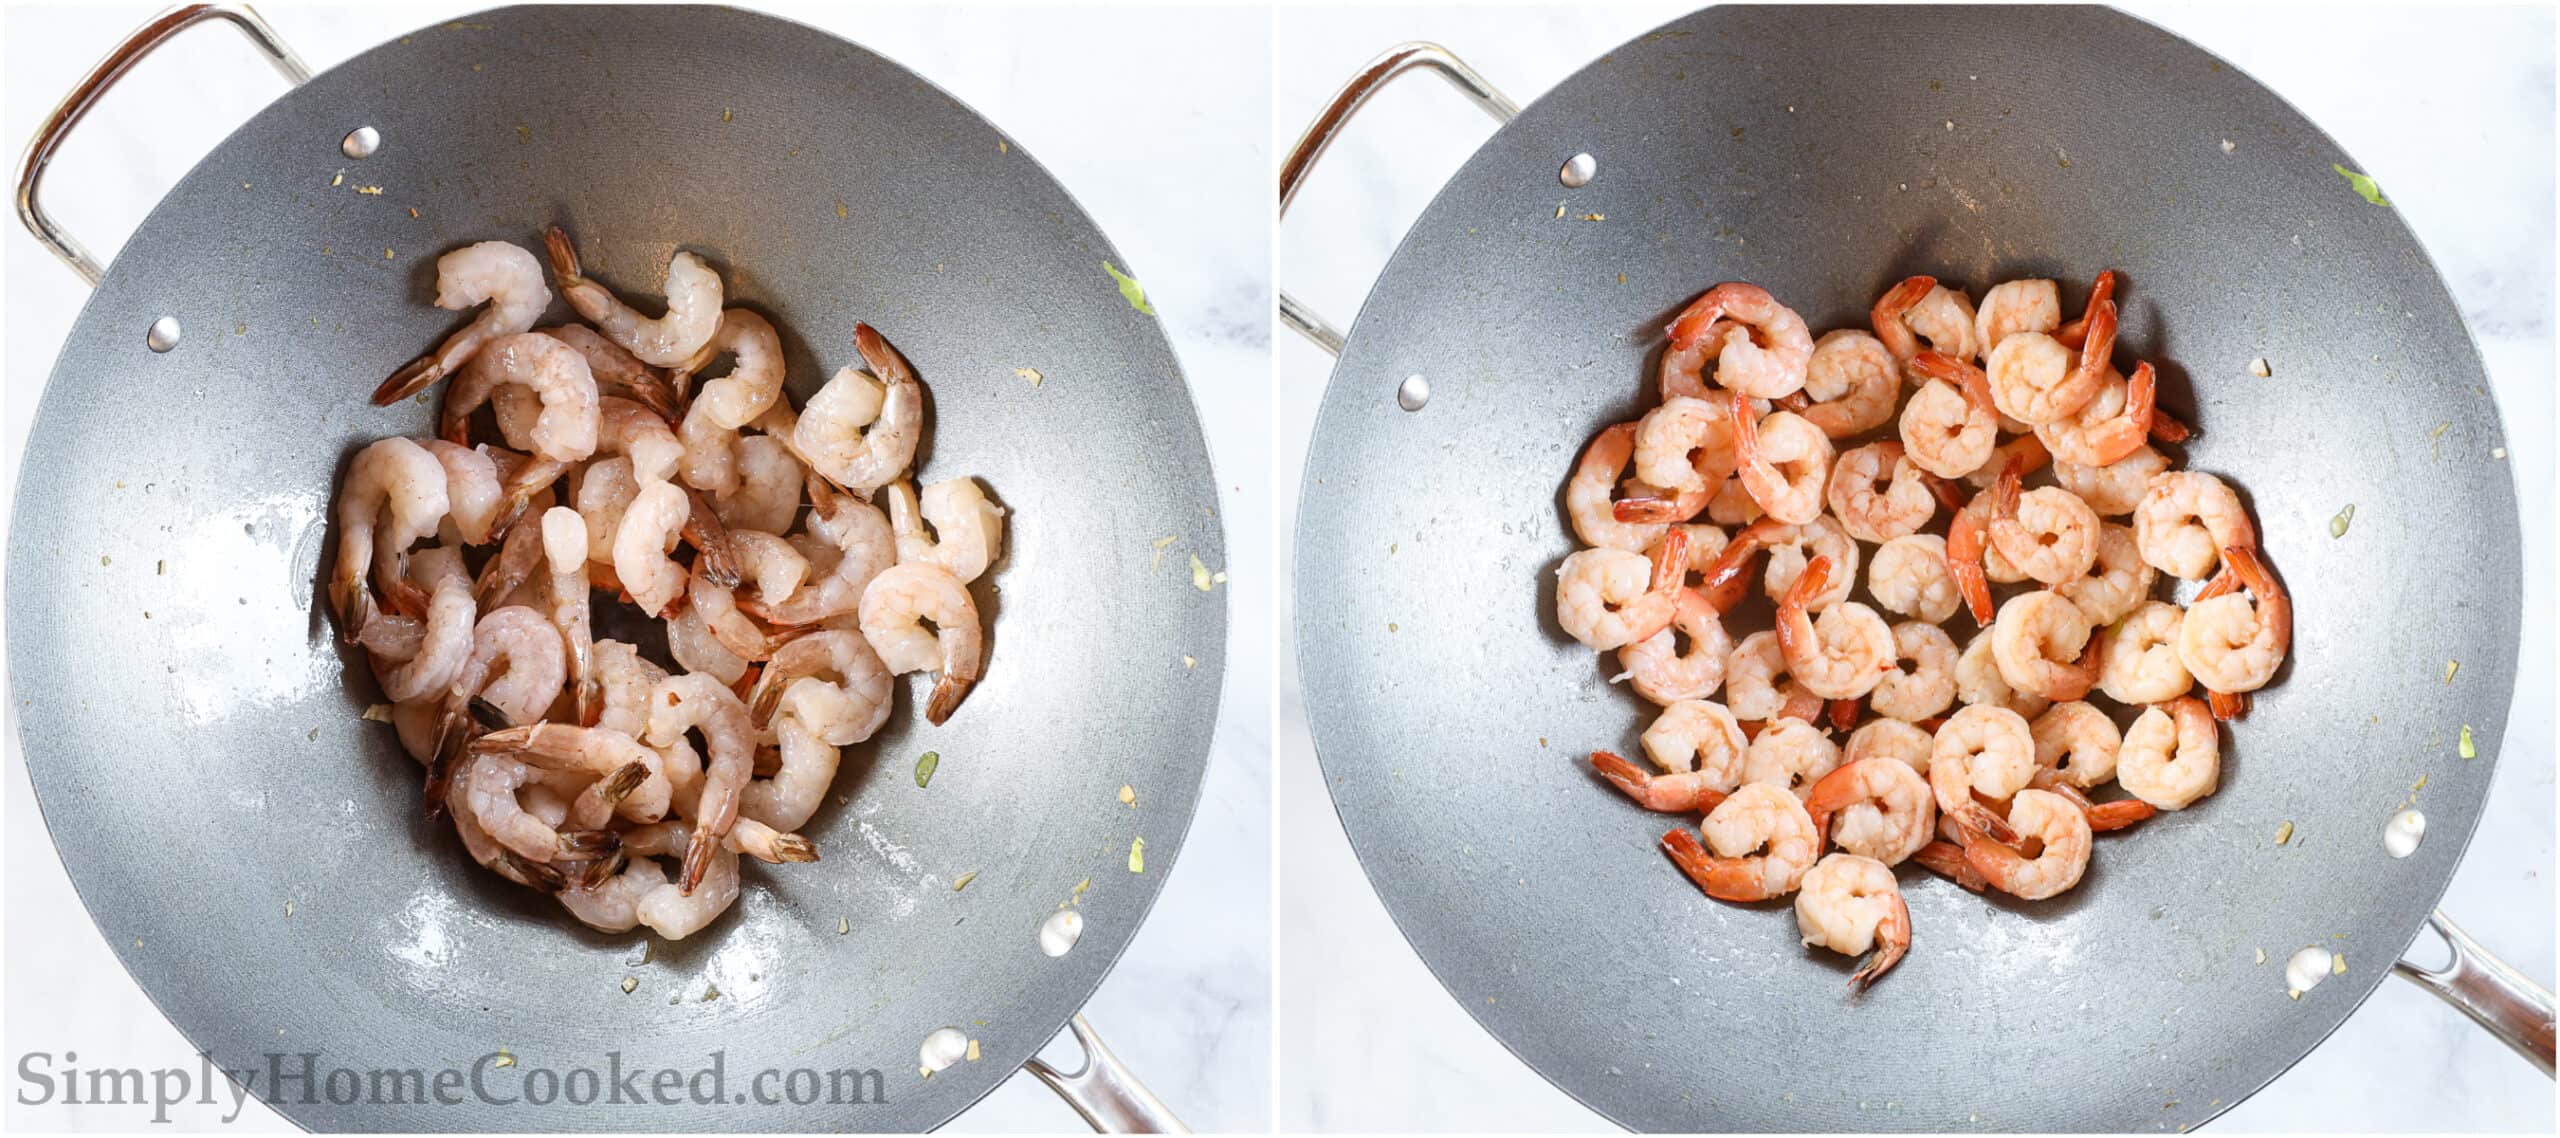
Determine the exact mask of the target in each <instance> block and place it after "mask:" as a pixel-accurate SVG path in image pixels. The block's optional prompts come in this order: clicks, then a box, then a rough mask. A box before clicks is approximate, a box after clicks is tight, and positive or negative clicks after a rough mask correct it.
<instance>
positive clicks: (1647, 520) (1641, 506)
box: [1609, 487, 1715, 525]
mask: <svg viewBox="0 0 2560 1138" xmlns="http://www.w3.org/2000/svg"><path fill="white" fill-rule="evenodd" d="M1647 489H1649V490H1652V492H1651V493H1646V494H1639V495H1637V496H1635V497H1629V498H1621V499H1619V500H1617V501H1615V502H1612V503H1610V504H1609V515H1610V516H1611V517H1614V518H1616V519H1618V520H1619V521H1622V522H1627V523H1630V524H1634V525H1674V524H1678V523H1680V522H1685V521H1688V520H1689V519H1691V518H1694V517H1697V516H1698V512H1699V511H1701V510H1704V509H1706V508H1707V504H1708V503H1709V502H1712V501H1714V500H1715V493H1714V491H1713V488H1712V487H1711V488H1708V489H1705V490H1683V491H1680V492H1679V493H1677V494H1671V495H1668V496H1665V494H1664V492H1663V491H1661V490H1658V489H1653V488H1650V487H1648V488H1647Z"/></svg>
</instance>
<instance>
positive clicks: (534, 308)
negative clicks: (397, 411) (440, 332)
mask: <svg viewBox="0 0 2560 1138" xmlns="http://www.w3.org/2000/svg"><path fill="white" fill-rule="evenodd" d="M483 301H486V302H487V303H488V305H489V307H488V308H487V309H485V310H483V311H482V312H481V313H480V315H478V316H475V317H473V318H472V320H471V323H469V324H465V325H463V326H462V330H461V331H458V332H455V333H454V334H453V335H451V336H448V337H446V338H445V341H444V343H443V344H441V345H439V346H438V347H437V348H436V350H435V351H432V352H429V353H427V354H426V355H423V356H420V357H418V358H417V359H414V360H411V361H409V362H408V363H407V364H404V365H402V366H401V368H400V370H398V371H395V372H392V373H391V378H389V379H386V380H383V381H382V386H380V387H377V388H375V389H374V391H373V401H374V403H375V405H377V406H382V407H388V406H390V405H392V404H394V403H397V402H399V401H401V400H403V399H406V398H408V397H410V396H412V395H415V394H417V393H419V392H421V391H424V390H426V389H427V386H428V385H429V384H432V383H434V382H435V381H437V380H439V379H443V378H444V377H446V376H448V375H451V374H453V373H455V372H458V371H460V370H462V367H463V365H464V364H467V363H470V362H471V358H472V356H473V355H475V354H476V353H478V352H479V351H480V349H481V347H482V345H485V344H487V343H488V342H489V341H491V340H495V339H497V338H498V337H500V336H505V335H509V334H512V333H516V332H522V331H525V330H527V329H529V328H532V327H533V322H534V321H536V320H540V319H542V310H543V309H545V308H549V307H550V306H551V289H550V288H549V287H548V286H546V285H544V284H543V283H542V262H540V261H537V260H534V258H533V254H531V253H528V252H526V251H524V250H523V249H522V248H520V247H518V246H515V245H510V244H508V243H507V242H504V241H483V242H480V243H479V244H476V245H466V246H463V247H462V248H460V249H456V250H454V251H452V252H450V253H447V254H445V255H444V256H441V257H438V258H436V307H438V308H442V309H446V310H449V311H454V312H459V311H461V310H463V309H466V308H469V307H471V306H473V305H476V304H479V303H481V302H483Z"/></svg>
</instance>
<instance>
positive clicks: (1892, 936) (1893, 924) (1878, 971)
mask: <svg viewBox="0 0 2560 1138" xmlns="http://www.w3.org/2000/svg"><path fill="white" fill-rule="evenodd" d="M1909 951H1911V906H1910V905H1908V904H1906V903H1904V902H1903V900H1902V896H1901V894H1898V893H1897V894H1895V895H1894V898H1893V906H1892V907H1891V908H1890V909H1887V910H1886V911H1885V917H1884V921H1883V922H1882V923H1881V924H1879V925H1878V926H1877V927H1876V947H1875V951H1874V952H1871V953H1868V954H1867V960H1866V964H1865V965H1864V966H1863V967H1861V968H1859V969H1858V970H1857V971H1856V972H1855V973H1853V974H1851V975H1850V977H1849V990H1850V991H1852V992H1863V991H1866V990H1867V988H1868V987H1869V986H1870V985H1873V984H1874V983H1875V982H1876V981H1877V980H1880V979H1882V978H1883V977H1884V974H1885V973H1887V972H1891V971H1893V966H1894V965H1896V964H1900V963H1902V954H1904V953H1906V952H1909Z"/></svg>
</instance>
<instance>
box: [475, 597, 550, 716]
mask: <svg viewBox="0 0 2560 1138" xmlns="http://www.w3.org/2000/svg"><path fill="white" fill-rule="evenodd" d="M501 665H503V667H502V666H501ZM567 679H568V661H567V649H566V647H565V646H564V645H562V644H561V642H560V632H559V630H558V629H556V628H553V627H552V626H551V620H550V618H549V617H546V616H543V615H542V614H541V613H538V612H535V611H534V610H532V609H529V608H525V607H524V606H521V605H509V606H507V607H505V608H500V609H496V610H493V611H491V612H489V613H487V614H486V615H483V616H482V617H481V618H480V622H479V623H478V624H476V625H473V626H472V630H471V655H470V656H469V657H468V658H466V659H465V660H464V661H463V664H462V668H461V669H460V670H459V671H457V672H455V673H454V678H453V686H452V687H451V688H450V689H449V690H448V691H447V692H446V695H445V701H446V703H445V706H446V715H447V717H448V719H452V720H457V721H458V720H459V718H460V717H461V716H462V715H463V714H464V711H465V708H466V705H468V704H471V703H473V702H480V703H485V704H487V705H489V706H490V707H493V708H495V709H496V710H497V712H498V714H499V715H500V716H501V717H503V718H504V719H505V720H506V721H507V722H508V723H511V724H512V723H529V722H532V721H534V720H537V719H540V718H542V714H543V712H545V711H548V710H549V709H550V707H551V703H552V701H553V700H555V699H557V698H559V696H560V688H561V684H562V683H563V682H564V681H566V680H567Z"/></svg>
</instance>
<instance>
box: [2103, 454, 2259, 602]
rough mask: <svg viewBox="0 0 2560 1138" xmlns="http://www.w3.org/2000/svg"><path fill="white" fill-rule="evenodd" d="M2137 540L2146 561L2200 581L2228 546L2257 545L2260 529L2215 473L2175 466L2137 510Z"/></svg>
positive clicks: (2157, 478)
mask: <svg viewBox="0 0 2560 1138" xmlns="http://www.w3.org/2000/svg"><path fill="white" fill-rule="evenodd" d="M2133 540H2134V544H2135V545H2136V546H2138V547H2140V548H2141V550H2142V559H2143V560H2145V561H2148V562H2150V563H2151V565H2152V567H2153V568H2155V569H2158V570H2160V571H2161V572H2163V573H2167V574H2169V575H2171V576H2175V577H2183V578H2186V579H2187V580H2190V581H2201V580H2203V579H2205V578H2206V577H2208V576H2211V575H2212V573H2213V570H2214V566H2216V565H2218V564H2220V563H2221V551H2222V549H2223V548H2224V547H2226V546H2233V545H2245V546H2248V547H2250V548H2252V549H2255V548H2257V545H2258V530H2257V527H2256V526H2254V525H2251V524H2250V522H2249V511H2248V510H2247V509H2245V508H2243V507H2242V506H2241V505H2240V496H2239V495H2238V494H2234V493H2232V492H2231V487H2229V486H2226V485H2223V483H2222V480H2221V479H2219V478H2216V477H2214V476H2212V475H2210V474H2206V473H2203V472H2201V471H2193V470H2171V471H2167V472H2164V473H2161V474H2158V475H2154V476H2153V477H2152V479H2151V481H2150V482H2149V484H2147V485H2146V486H2145V487H2144V489H2143V493H2142V501H2141V503H2140V504H2139V505H2136V506H2135V507H2134V509H2133Z"/></svg>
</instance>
